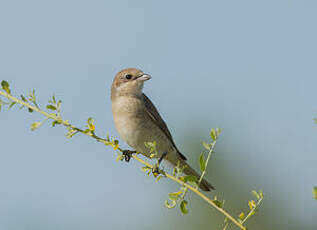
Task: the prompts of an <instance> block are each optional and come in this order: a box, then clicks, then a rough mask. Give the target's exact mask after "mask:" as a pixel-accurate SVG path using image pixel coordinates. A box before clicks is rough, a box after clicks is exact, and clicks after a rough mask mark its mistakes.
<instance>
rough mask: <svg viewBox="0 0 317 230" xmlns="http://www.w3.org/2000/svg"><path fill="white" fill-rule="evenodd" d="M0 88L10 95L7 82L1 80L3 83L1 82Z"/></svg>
mask: <svg viewBox="0 0 317 230" xmlns="http://www.w3.org/2000/svg"><path fill="white" fill-rule="evenodd" d="M1 86H2V89H3V90H4V91H6V92H7V93H8V94H10V93H11V90H10V86H9V83H8V82H7V81H5V80H3V81H2V82H1Z"/></svg>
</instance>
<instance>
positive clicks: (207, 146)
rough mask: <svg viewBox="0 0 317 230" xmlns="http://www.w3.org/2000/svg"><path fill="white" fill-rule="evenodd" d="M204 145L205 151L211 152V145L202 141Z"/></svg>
mask: <svg viewBox="0 0 317 230" xmlns="http://www.w3.org/2000/svg"><path fill="white" fill-rule="evenodd" d="M201 143H202V144H203V146H204V147H205V149H207V150H210V145H209V144H207V143H206V142H204V141H202V142H201Z"/></svg>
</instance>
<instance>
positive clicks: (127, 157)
mask: <svg viewBox="0 0 317 230" xmlns="http://www.w3.org/2000/svg"><path fill="white" fill-rule="evenodd" d="M133 153H136V151H131V150H123V151H122V155H123V156H124V160H125V161H126V162H129V161H130V159H131V156H132V154H133Z"/></svg>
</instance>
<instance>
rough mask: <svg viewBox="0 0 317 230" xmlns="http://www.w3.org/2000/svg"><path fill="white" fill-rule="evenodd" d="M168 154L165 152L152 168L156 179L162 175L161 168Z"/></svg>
mask: <svg viewBox="0 0 317 230" xmlns="http://www.w3.org/2000/svg"><path fill="white" fill-rule="evenodd" d="M166 155H167V152H164V153H163V154H162V156H161V157H160V158H159V160H158V161H157V163H156V164H155V165H154V167H153V168H152V173H153V175H154V177H157V176H158V175H159V174H161V170H160V168H159V166H160V164H161V162H162V160H163V159H164V157H166Z"/></svg>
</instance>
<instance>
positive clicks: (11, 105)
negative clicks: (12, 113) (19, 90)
mask: <svg viewBox="0 0 317 230" xmlns="http://www.w3.org/2000/svg"><path fill="white" fill-rule="evenodd" d="M15 104H16V102H15V101H14V102H12V103H11V104H10V106H9V109H11V108H12V107H13V106H14V105H15Z"/></svg>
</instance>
